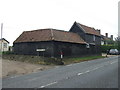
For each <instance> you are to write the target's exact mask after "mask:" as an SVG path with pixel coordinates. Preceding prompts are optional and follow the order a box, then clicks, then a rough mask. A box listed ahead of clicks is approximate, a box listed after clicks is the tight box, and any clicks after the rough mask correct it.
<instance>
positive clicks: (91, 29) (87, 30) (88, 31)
mask: <svg viewBox="0 0 120 90" xmlns="http://www.w3.org/2000/svg"><path fill="white" fill-rule="evenodd" d="M77 24H78V25H79V26H80V27H81V28H82V29H83V30H84V31H85V33H88V34H93V35H97V36H101V34H100V33H99V31H98V30H95V29H94V28H92V27H88V26H85V25H83V24H80V23H77Z"/></svg>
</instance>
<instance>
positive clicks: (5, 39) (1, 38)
mask: <svg viewBox="0 0 120 90" xmlns="http://www.w3.org/2000/svg"><path fill="white" fill-rule="evenodd" d="M2 40H4V41H6V42H8V41H7V40H6V39H5V38H1V39H0V41H2ZM8 43H9V42H8Z"/></svg>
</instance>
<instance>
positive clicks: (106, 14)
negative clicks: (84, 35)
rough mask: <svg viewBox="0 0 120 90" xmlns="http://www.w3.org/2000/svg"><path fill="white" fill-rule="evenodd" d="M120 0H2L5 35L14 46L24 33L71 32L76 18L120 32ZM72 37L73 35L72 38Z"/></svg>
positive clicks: (85, 22)
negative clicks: (47, 29)
mask: <svg viewBox="0 0 120 90" xmlns="http://www.w3.org/2000/svg"><path fill="white" fill-rule="evenodd" d="M118 1H119V0H0V11H1V12H0V23H3V37H4V38H6V39H7V40H8V41H9V42H10V45H12V43H13V41H14V40H15V39H16V38H17V37H18V36H19V35H20V34H21V33H22V32H23V31H29V30H35V29H43V28H54V29H60V30H65V31H68V30H69V29H70V28H71V26H72V25H73V23H74V22H75V21H77V22H79V23H81V24H84V25H87V26H90V27H94V28H95V29H101V33H102V34H103V35H104V34H105V33H106V32H107V33H109V34H108V35H109V36H110V35H111V34H112V35H114V37H116V36H117V35H118ZM71 38H72V37H71Z"/></svg>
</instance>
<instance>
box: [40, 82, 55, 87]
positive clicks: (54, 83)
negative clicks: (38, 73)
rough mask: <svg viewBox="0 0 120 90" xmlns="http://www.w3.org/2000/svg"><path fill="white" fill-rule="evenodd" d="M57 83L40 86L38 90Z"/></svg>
mask: <svg viewBox="0 0 120 90" xmlns="http://www.w3.org/2000/svg"><path fill="white" fill-rule="evenodd" d="M56 83H57V82H53V83H49V84H47V85H44V86H40V88H44V87H47V86H50V85H53V84H56Z"/></svg>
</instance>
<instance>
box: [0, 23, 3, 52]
mask: <svg viewBox="0 0 120 90" xmlns="http://www.w3.org/2000/svg"><path fill="white" fill-rule="evenodd" d="M2 32H3V23H1V47H0V48H1V50H0V53H2V51H3V50H2V47H3V41H2Z"/></svg>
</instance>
